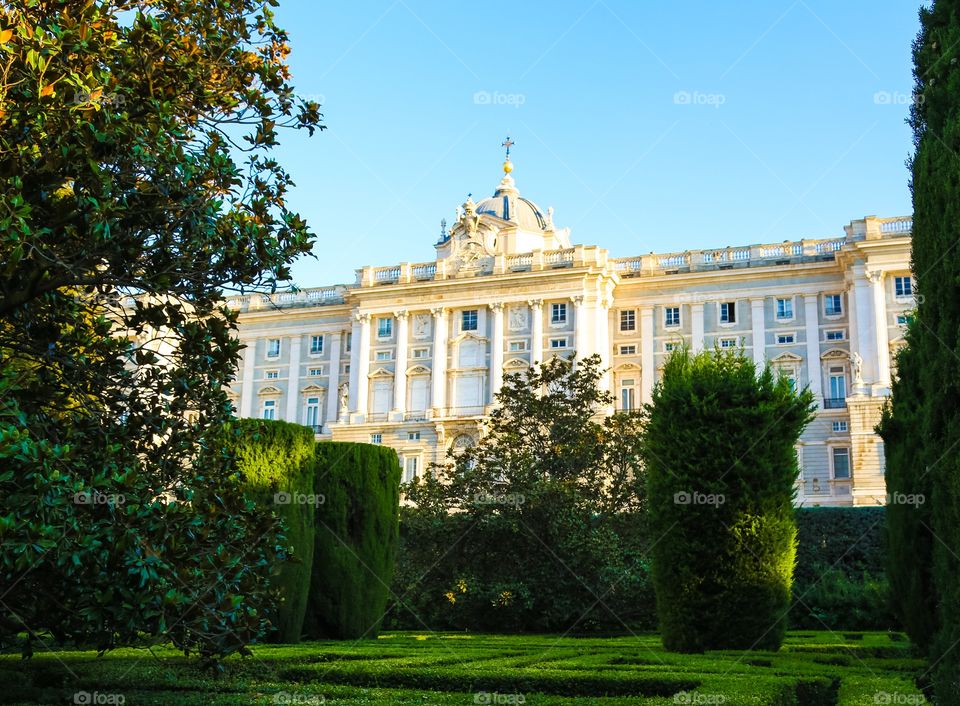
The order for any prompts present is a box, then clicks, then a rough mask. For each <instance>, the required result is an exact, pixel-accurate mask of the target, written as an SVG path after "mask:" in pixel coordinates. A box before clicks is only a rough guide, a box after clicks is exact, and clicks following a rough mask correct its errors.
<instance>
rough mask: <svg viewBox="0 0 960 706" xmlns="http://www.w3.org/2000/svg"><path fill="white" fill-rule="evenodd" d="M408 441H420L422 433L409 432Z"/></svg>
mask: <svg viewBox="0 0 960 706" xmlns="http://www.w3.org/2000/svg"><path fill="white" fill-rule="evenodd" d="M407 441H420V432H418V431H408V432H407Z"/></svg>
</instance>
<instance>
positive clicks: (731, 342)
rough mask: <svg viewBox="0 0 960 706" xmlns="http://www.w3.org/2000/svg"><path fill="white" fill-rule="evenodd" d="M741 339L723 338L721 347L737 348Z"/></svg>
mask: <svg viewBox="0 0 960 706" xmlns="http://www.w3.org/2000/svg"><path fill="white" fill-rule="evenodd" d="M739 343H740V341H739V339H736V338H721V339H720V347H721V348H736V347H737V346H738V345H739Z"/></svg>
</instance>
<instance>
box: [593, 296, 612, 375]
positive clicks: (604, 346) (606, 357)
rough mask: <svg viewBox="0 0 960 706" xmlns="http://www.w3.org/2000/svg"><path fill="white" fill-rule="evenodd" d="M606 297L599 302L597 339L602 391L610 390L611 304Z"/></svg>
mask: <svg viewBox="0 0 960 706" xmlns="http://www.w3.org/2000/svg"><path fill="white" fill-rule="evenodd" d="M611 303H612V302H611V301H610V300H609V299H607V298H606V297H601V298H600V299H599V300H598V301H597V322H596V323H597V334H596V335H597V338H596V342H595V343H596V351H597V353H598V354H599V355H600V370H602V371H603V374H602V376H601V377H600V379H599V380H598V381H597V382H598V383H599V385H600V389H602V390H608V391H609V390H610V370H609V368H610V304H611Z"/></svg>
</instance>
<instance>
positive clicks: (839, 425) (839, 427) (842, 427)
mask: <svg viewBox="0 0 960 706" xmlns="http://www.w3.org/2000/svg"><path fill="white" fill-rule="evenodd" d="M833 430H834V431H835V432H844V431H846V430H847V423H846V421H840V422H834V423H833Z"/></svg>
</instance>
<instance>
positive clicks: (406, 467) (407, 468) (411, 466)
mask: <svg viewBox="0 0 960 706" xmlns="http://www.w3.org/2000/svg"><path fill="white" fill-rule="evenodd" d="M419 470H420V457H419V456H407V457H406V458H405V459H404V462H403V482H404V483H410V482H411V481H413V479H414V478H416V477H417V473H418V472H419Z"/></svg>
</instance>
